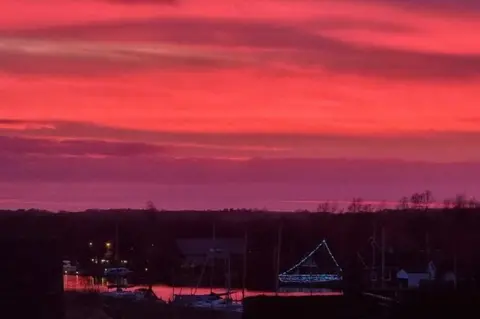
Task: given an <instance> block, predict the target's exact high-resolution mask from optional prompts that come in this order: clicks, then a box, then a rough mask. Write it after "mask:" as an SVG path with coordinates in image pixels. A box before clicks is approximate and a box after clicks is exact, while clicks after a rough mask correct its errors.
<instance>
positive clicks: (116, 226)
mask: <svg viewBox="0 0 480 319" xmlns="http://www.w3.org/2000/svg"><path fill="white" fill-rule="evenodd" d="M119 237H120V235H119V232H118V217H117V218H116V220H115V263H116V264H117V265H118V261H119V260H120V256H119V255H120V249H119V246H120V245H119V241H120V240H119Z"/></svg>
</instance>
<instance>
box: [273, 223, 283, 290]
mask: <svg viewBox="0 0 480 319" xmlns="http://www.w3.org/2000/svg"><path fill="white" fill-rule="evenodd" d="M282 228H283V225H282V224H280V226H279V227H278V238H277V260H276V263H275V264H276V267H275V294H276V295H278V288H279V284H280V283H279V280H278V275H279V274H280V253H281V250H282Z"/></svg>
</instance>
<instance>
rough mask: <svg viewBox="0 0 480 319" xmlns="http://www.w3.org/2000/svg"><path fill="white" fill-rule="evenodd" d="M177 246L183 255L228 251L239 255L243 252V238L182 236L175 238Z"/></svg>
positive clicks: (223, 252)
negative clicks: (182, 237)
mask: <svg viewBox="0 0 480 319" xmlns="http://www.w3.org/2000/svg"><path fill="white" fill-rule="evenodd" d="M177 246H178V248H179V249H180V252H181V253H182V255H183V256H186V257H187V256H195V255H197V256H198V255H207V254H211V253H212V252H213V251H215V252H217V254H225V253H230V254H234V255H241V254H243V252H244V239H243V238H215V240H213V238H188V239H186V238H184V239H177Z"/></svg>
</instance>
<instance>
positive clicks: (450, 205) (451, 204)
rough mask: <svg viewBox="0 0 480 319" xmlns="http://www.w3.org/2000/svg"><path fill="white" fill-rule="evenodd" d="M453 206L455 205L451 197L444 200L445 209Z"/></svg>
mask: <svg viewBox="0 0 480 319" xmlns="http://www.w3.org/2000/svg"><path fill="white" fill-rule="evenodd" d="M452 207H453V202H452V200H451V199H449V198H446V199H444V200H443V208H444V209H450V208H452Z"/></svg>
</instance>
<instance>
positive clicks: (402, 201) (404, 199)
mask: <svg viewBox="0 0 480 319" xmlns="http://www.w3.org/2000/svg"><path fill="white" fill-rule="evenodd" d="M408 203H409V199H408V197H407V196H403V197H402V198H400V200H399V201H398V206H397V208H398V209H402V210H406V209H408V208H409V205H408Z"/></svg>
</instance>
